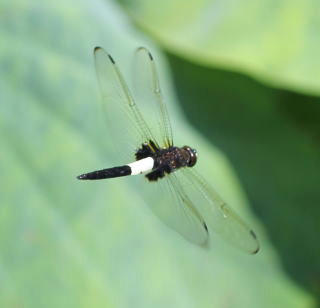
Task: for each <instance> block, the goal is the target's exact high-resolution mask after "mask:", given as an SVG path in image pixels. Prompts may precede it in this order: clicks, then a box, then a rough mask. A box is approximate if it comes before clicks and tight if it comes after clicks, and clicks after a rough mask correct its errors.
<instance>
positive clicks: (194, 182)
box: [177, 168, 259, 254]
mask: <svg viewBox="0 0 320 308" xmlns="http://www.w3.org/2000/svg"><path fill="white" fill-rule="evenodd" d="M177 177H178V178H179V180H180V182H181V183H182V185H183V186H184V188H185V190H186V191H187V192H188V197H189V199H190V200H191V202H192V203H193V204H194V205H195V207H196V208H197V209H198V210H199V212H200V213H201V214H202V215H203V217H204V220H205V222H206V224H207V226H208V229H209V232H210V230H213V231H214V232H216V233H217V234H219V235H220V236H221V237H222V238H223V239H225V240H226V241H228V242H229V243H231V244H233V245H234V246H236V247H238V248H240V249H241V250H244V251H246V252H248V253H251V254H255V253H257V252H258V251H259V242H258V240H257V237H256V235H255V233H254V232H253V230H252V229H251V228H250V227H248V226H247V224H246V223H244V221H243V220H242V219H241V218H240V217H239V216H238V215H237V214H236V213H235V212H234V211H233V210H232V209H231V208H230V207H229V206H228V205H227V204H226V203H225V202H224V201H223V200H222V199H221V198H220V197H219V195H218V194H217V193H216V192H215V190H214V189H213V188H212V187H211V186H209V184H208V183H206V182H205V180H204V179H203V178H202V177H201V176H200V175H199V174H198V173H197V172H196V171H195V170H194V169H191V168H187V169H186V168H185V169H183V170H181V172H177Z"/></svg>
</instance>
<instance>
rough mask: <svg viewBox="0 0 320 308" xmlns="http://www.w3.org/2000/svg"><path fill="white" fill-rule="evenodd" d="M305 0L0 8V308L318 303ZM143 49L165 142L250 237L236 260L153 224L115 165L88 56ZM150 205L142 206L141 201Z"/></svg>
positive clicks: (315, 132) (314, 11)
mask: <svg viewBox="0 0 320 308" xmlns="http://www.w3.org/2000/svg"><path fill="white" fill-rule="evenodd" d="M319 31H320V4H319V3H318V2H317V1H312V0H309V1H288V0H287V1H285V0H282V1H266V0H264V1H259V2H257V1H253V0H243V1H241V2H240V1H222V0H219V1H218V0H217V1H208V0H198V1H196V0H191V1H182V0H170V1H169V0H165V1H161V2H158V1H147V0H136V1H129V0H127V1H124V0H123V1H121V2H115V1H111V0H94V1H85V0H80V1H72V0H67V1H64V2H62V1H61V2H56V3H54V2H51V1H32V2H31V1H27V0H15V1H8V0H4V1H2V2H1V3H0V33H1V34H0V136H1V151H0V157H1V159H0V170H1V185H0V307H254V308H256V307H290V308H291V307H308V308H309V307H319V300H320V262H319V257H320V245H319V234H320V209H319V203H320V202H319V201H320V193H319V183H320V181H319V180H320V175H319V166H320V155H319V153H320V143H319V140H320V122H319V120H320V107H319V103H320V99H319V94H320V74H319V72H320V57H319V54H320V36H319ZM96 45H99V46H103V47H104V48H105V49H106V50H108V51H109V52H110V53H111V54H112V55H113V56H114V58H115V59H116V61H117V62H118V63H119V65H120V68H121V70H122V71H123V72H124V74H125V76H126V78H127V79H128V80H129V79H130V65H131V60H132V54H133V51H134V49H135V48H136V47H137V46H140V45H144V46H147V47H148V48H150V49H151V50H152V53H153V54H154V57H155V59H156V63H157V67H158V70H159V72H160V77H161V84H162V87H163V92H164V94H165V98H166V102H167V104H168V108H169V110H170V114H171V118H172V121H173V128H174V133H175V137H176V140H177V144H178V145H180V144H182V143H183V144H184V143H185V142H186V143H188V144H190V145H194V146H195V147H196V148H197V150H198V151H199V153H200V159H199V166H198V170H199V171H200V172H201V173H203V174H204V176H205V177H206V178H207V180H208V181H210V182H212V184H213V185H214V186H215V187H216V189H217V190H218V191H219V192H220V194H221V195H222V196H224V198H225V199H226V200H227V201H228V202H229V203H230V204H231V205H232V207H233V208H235V209H236V210H237V211H238V212H239V213H240V214H241V216H243V217H244V218H245V220H246V221H247V222H248V223H249V224H250V225H252V226H253V228H254V230H255V231H256V233H257V234H258V236H259V239H260V242H261V251H260V252H259V254H257V255H255V256H249V255H245V254H243V253H241V252H239V251H237V250H236V249H234V248H232V247H230V246H229V245H228V244H226V243H224V242H223V241H222V240H220V239H219V238H218V237H216V236H215V235H213V236H212V239H211V243H210V244H211V248H210V250H204V249H201V248H199V247H196V246H194V245H192V244H190V243H188V242H186V241H185V240H184V239H183V238H181V237H180V236H179V235H177V234H176V233H175V232H173V231H171V230H169V229H168V228H167V227H166V226H164V225H163V224H162V223H161V222H159V221H158V219H157V218H156V217H154V215H153V214H152V213H151V211H150V210H149V209H148V205H147V202H146V200H145V199H144V194H143V190H144V188H143V187H137V186H135V182H134V179H131V178H127V179H115V180H114V181H102V182H95V183H80V182H78V181H77V180H76V179H75V176H76V175H78V174H80V173H82V172H84V171H86V170H95V169H98V168H100V167H101V168H103V167H107V166H112V165H114V164H119V161H117V160H116V159H115V158H113V157H112V155H111V152H112V151H111V150H112V142H111V141H110V136H108V132H107V131H106V127H105V125H104V123H103V113H102V111H101V106H100V96H99V92H98V87H97V82H96V78H95V72H94V68H93V57H92V51H93V47H94V46H96ZM154 202H157V198H156V196H155V199H154Z"/></svg>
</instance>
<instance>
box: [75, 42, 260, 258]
mask: <svg viewBox="0 0 320 308" xmlns="http://www.w3.org/2000/svg"><path fill="white" fill-rule="evenodd" d="M94 59H95V68H96V73H97V78H98V82H99V86H100V90H101V94H102V102H103V107H104V109H105V115H106V118H107V119H106V120H107V125H108V126H109V132H108V134H109V136H110V138H112V137H113V136H117V140H116V141H115V145H116V146H117V147H118V151H119V153H129V155H131V157H132V160H133V162H131V163H128V164H125V165H120V166H117V167H112V168H107V169H102V170H97V171H93V172H89V173H85V174H81V175H79V176H78V177H77V178H78V179H79V180H101V179H109V178H116V177H123V176H129V175H139V174H142V173H143V174H144V177H145V180H144V181H145V182H149V183H146V185H149V186H150V187H152V194H153V193H154V192H155V191H156V190H158V194H159V191H161V190H162V193H161V194H160V198H159V202H154V201H153V202H151V203H150V207H151V209H152V211H153V212H154V213H155V215H156V216H158V217H159V218H160V219H161V220H162V221H163V222H164V223H165V224H167V225H168V226H169V227H171V228H172V229H174V230H175V231H177V232H178V233H180V235H182V236H183V237H184V238H186V239H187V240H189V241H190V242H192V243H195V244H198V245H206V244H207V243H208V239H209V234H210V233H211V231H213V232H215V233H217V234H219V235H220V236H221V237H222V238H223V239H225V240H226V241H227V242H229V243H231V244H232V245H234V246H236V247H238V248H240V249H241V250H243V251H245V252H248V253H251V254H255V253H257V252H258V251H259V242H258V240H257V237H256V235H255V233H254V232H253V230H252V229H251V228H249V227H248V226H247V225H246V223H244V222H243V220H242V219H241V218H240V217H239V216H238V215H237V214H236V213H235V212H234V211H233V210H232V209H231V208H230V207H229V206H228V205H227V204H226V203H225V202H224V201H223V199H221V198H220V196H219V195H218V193H217V192H216V191H215V190H214V189H213V188H212V187H211V185H209V184H208V183H207V182H206V181H205V180H204V179H203V177H202V176H200V175H199V173H198V172H196V171H195V170H194V168H193V167H194V165H195V164H196V163H197V159H198V153H197V151H196V150H195V149H194V148H193V147H190V146H188V145H184V146H182V147H178V146H175V145H174V143H173V136H172V129H171V124H170V119H169V114H168V111H167V108H166V105H165V103H164V100H163V96H162V92H161V89H160V84H159V78H158V74H157V71H156V66H155V62H154V58H153V56H152V55H151V53H150V52H149V51H148V50H147V49H146V48H144V47H140V48H138V49H137V51H136V53H135V59H134V75H133V77H134V78H133V79H134V80H133V81H134V82H133V83H134V87H133V88H134V92H133V93H134V94H135V95H134V96H133V95H132V94H131V92H130V90H129V87H128V85H127V83H126V82H125V79H124V77H123V75H122V74H121V72H120V70H119V68H118V66H117V64H116V62H115V61H114V59H113V58H112V57H111V55H110V54H108V53H107V52H106V51H105V50H104V49H103V48H101V47H96V48H95V49H94ZM136 102H138V103H139V106H138V104H137V103H136ZM139 107H141V108H139ZM144 114H148V117H144ZM119 136H122V138H120V139H121V140H120V139H119V138H118V137H119ZM153 200H154V199H153Z"/></svg>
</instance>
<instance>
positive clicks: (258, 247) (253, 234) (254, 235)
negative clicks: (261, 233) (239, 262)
mask: <svg viewBox="0 0 320 308" xmlns="http://www.w3.org/2000/svg"><path fill="white" fill-rule="evenodd" d="M250 234H251V236H252V237H253V238H254V239H255V240H256V242H257V245H258V246H257V249H255V250H254V251H253V252H251V254H253V255H255V254H256V253H258V251H259V250H260V245H259V242H258V238H257V236H256V234H255V233H254V232H253V230H250Z"/></svg>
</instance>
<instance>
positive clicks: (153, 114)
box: [133, 47, 173, 147]
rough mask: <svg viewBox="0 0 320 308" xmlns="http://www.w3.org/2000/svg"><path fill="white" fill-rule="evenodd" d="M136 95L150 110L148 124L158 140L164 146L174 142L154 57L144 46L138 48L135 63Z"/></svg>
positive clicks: (139, 101)
mask: <svg viewBox="0 0 320 308" xmlns="http://www.w3.org/2000/svg"><path fill="white" fill-rule="evenodd" d="M133 65H134V66H133V84H134V95H135V97H136V98H137V102H138V104H139V106H141V105H140V104H143V105H144V110H148V111H149V112H148V115H149V116H150V117H149V116H148V120H149V121H148V124H149V125H150V127H152V132H153V133H154V137H155V138H156V140H157V142H158V143H160V145H161V146H162V147H169V146H171V145H172V144H173V140H172V129H171V125H170V119H169V115H168V111H167V108H166V105H165V103H164V100H163V96H162V93H161V88H160V83H159V78H158V74H157V70H156V65H155V62H154V59H153V57H152V55H151V53H150V52H149V50H147V49H146V48H144V47H140V48H138V49H137V50H136V53H135V57H134V63H133Z"/></svg>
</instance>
